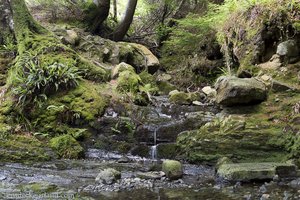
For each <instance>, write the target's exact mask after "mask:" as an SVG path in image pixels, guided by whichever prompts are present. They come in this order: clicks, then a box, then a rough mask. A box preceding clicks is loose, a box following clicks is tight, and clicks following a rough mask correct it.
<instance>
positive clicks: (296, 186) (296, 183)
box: [289, 178, 300, 189]
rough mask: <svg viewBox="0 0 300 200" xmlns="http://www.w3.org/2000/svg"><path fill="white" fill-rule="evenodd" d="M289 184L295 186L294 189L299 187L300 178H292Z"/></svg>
mask: <svg viewBox="0 0 300 200" xmlns="http://www.w3.org/2000/svg"><path fill="white" fill-rule="evenodd" d="M289 185H290V186H291V187H292V188H295V189H300V178H297V179H295V180H292V181H291V182H290V183H289Z"/></svg>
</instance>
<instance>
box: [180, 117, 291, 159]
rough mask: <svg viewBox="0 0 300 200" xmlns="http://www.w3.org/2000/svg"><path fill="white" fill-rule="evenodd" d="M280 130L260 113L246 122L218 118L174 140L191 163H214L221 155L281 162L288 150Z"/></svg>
mask: <svg viewBox="0 0 300 200" xmlns="http://www.w3.org/2000/svg"><path fill="white" fill-rule="evenodd" d="M250 120H251V121H250ZM281 133H282V127H281V126H274V125H273V124H268V123H267V122H264V118H263V117H262V116H260V115H255V116H253V118H251V119H249V118H247V121H245V118H243V117H242V118H241V117H240V116H236V117H235V116H229V117H224V118H217V119H215V120H214V121H213V122H209V123H207V124H205V125H204V126H202V127H201V128H200V129H199V130H196V131H190V132H183V133H181V134H180V135H179V136H178V138H177V143H178V145H179V147H180V149H181V152H183V154H184V155H185V156H186V158H187V159H188V160H189V161H192V162H204V161H208V162H214V163H215V162H216V161H217V160H218V159H219V158H221V157H229V158H230V159H233V160H236V161H237V160H238V161H243V162H247V161H248V162H250V161H251V162H252V161H257V162H258V161H284V159H286V158H287V155H288V152H287V151H285V150H284V144H283V143H284V140H282V139H280V137H281Z"/></svg>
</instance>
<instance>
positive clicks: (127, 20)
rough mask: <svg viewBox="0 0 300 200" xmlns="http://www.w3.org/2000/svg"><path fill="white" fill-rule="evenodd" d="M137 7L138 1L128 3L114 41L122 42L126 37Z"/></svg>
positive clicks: (133, 0)
mask: <svg viewBox="0 0 300 200" xmlns="http://www.w3.org/2000/svg"><path fill="white" fill-rule="evenodd" d="M136 6H137V0H129V1H128V5H127V8H126V12H125V15H124V17H123V19H122V21H121V22H120V24H119V25H118V26H117V28H116V30H115V31H114V33H113V37H112V39H113V40H114V41H121V40H123V38H124V37H125V35H126V33H127V31H128V30H129V28H130V25H131V23H132V20H133V16H134V13H135V9H136Z"/></svg>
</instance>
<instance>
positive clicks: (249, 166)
mask: <svg viewBox="0 0 300 200" xmlns="http://www.w3.org/2000/svg"><path fill="white" fill-rule="evenodd" d="M217 174H218V176H219V177H222V178H224V179H225V180H228V181H252V180H272V179H273V177H274V176H275V175H278V176H279V177H281V178H287V177H292V176H295V175H296V174H297V167H296V166H295V165H293V164H287V163H235V164H233V163H231V164H222V165H221V166H220V167H219V169H218V170H217Z"/></svg>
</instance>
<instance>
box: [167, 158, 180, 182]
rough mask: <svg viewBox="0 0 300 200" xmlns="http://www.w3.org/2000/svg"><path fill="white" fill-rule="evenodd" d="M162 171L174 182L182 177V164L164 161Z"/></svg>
mask: <svg viewBox="0 0 300 200" xmlns="http://www.w3.org/2000/svg"><path fill="white" fill-rule="evenodd" d="M162 171H163V172H164V173H165V174H166V176H167V177H168V178H169V179H171V180H176V179H179V178H181V177H182V175H183V168H182V164H181V163H180V162H179V161H176V160H165V161H163V163H162Z"/></svg>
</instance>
